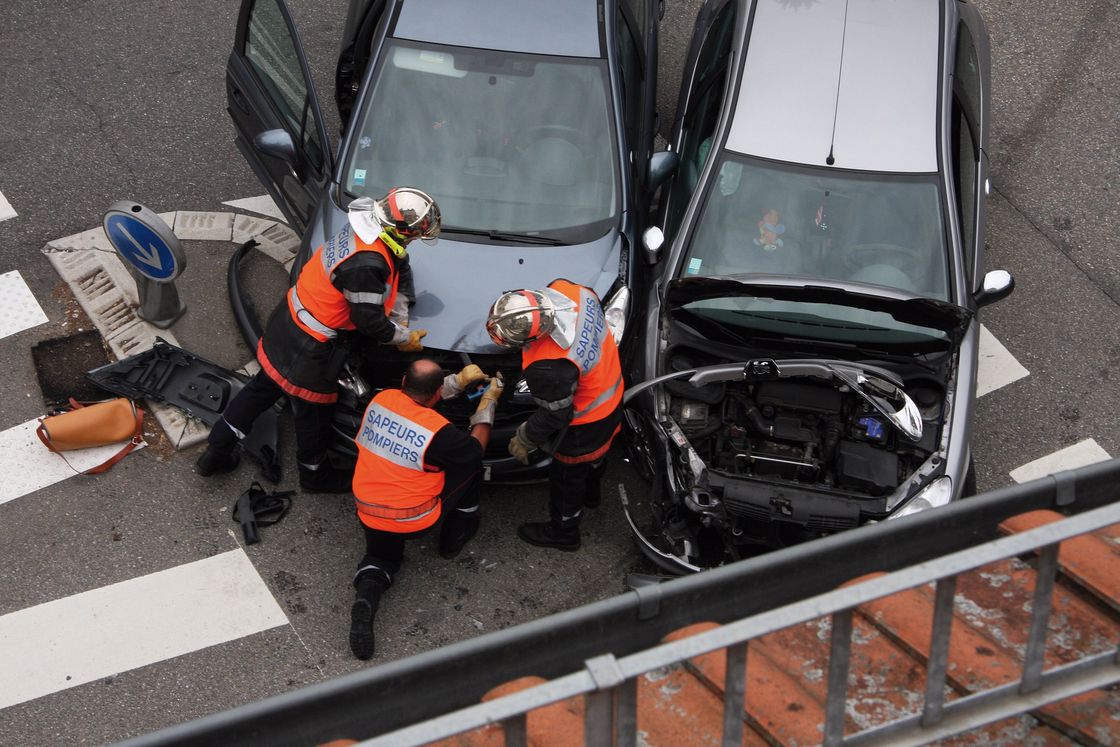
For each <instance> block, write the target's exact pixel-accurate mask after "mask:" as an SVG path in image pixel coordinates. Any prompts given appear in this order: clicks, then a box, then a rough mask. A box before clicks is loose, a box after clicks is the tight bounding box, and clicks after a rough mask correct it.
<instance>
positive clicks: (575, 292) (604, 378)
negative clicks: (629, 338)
mask: <svg viewBox="0 0 1120 747" xmlns="http://www.w3.org/2000/svg"><path fill="white" fill-rule="evenodd" d="M549 287H550V288H552V289H554V290H557V291H560V292H561V293H563V294H564V295H565V296H567V297H568V298H570V299H572V301H574V302H575V303H576V304H577V309H576V327H575V339H574V340H573V342H572V344H571V346H570V347H569V348H567V349H564V348H562V347H560V346H559V345H558V344H557V343H556V341H555V340H553V339H552V338H551V337H544V338H541V339H539V340H537V341H536V342H533V343H532V344H530V345H528V346H527V347H525V348H523V349H522V352H521V363H522V367H524V368H528V367H529V366H530V365H532V363H534V362H535V361H538V360H545V359H549V358H567V359H568V360H570V361H571V362H572V363H574V364H575V365H576V366H577V367H578V368H579V382H578V383H577V385H576V390H575V392H574V393H573V395H572V404H573V407H574V409H575V412H574V413H573V414H572V421H571V423H572V425H583V424H584V423H593V422H595V421H596V420H601V419H602V418H605V417H607V415H609V414H610V413H611V412H612V411H613V410H614V408H615V407H616V406H617V405H618V403H619V402H620V401H621V399H622V366H621V364H620V363H619V360H618V347H617V346H616V345H615V342H614V337H613V336H612V335H611V332H610V328H609V327H608V326H607V319H606V315H605V314H604V313H603V307H602V306H601V305H600V304H599V299H598V298H597V297H596V296H595V293H594V292H593V291H591V290H590V289H589V288H584V287H583V286H580V285H576V284H575V283H571V282H568V281H567V280H556V281H553V282H552V283H551V284H550V285H549ZM537 403H538V404H540V405H542V406H544V407H547V408H549V409H560V407H563V406H567V404H568V403H567V398H565V399H564V400H561V401H560V402H558V403H543V402H541V401H540V400H537Z"/></svg>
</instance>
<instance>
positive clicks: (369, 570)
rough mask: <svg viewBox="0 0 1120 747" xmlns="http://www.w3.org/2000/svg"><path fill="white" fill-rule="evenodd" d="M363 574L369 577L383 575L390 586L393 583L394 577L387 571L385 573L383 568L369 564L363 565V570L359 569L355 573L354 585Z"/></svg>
mask: <svg viewBox="0 0 1120 747" xmlns="http://www.w3.org/2000/svg"><path fill="white" fill-rule="evenodd" d="M363 574H364V575H367V576H369V575H373V574H381V576H382V577H384V579H385V580H386V581H387V582H389V583H390V584H391V583H393V577H392V576H390V575H389V573H388V572H387V571H385V570H384V569H382V568H378V567H377V566H375V565H368V564H367V565H363V566H362V567H361V568H359V569H358V570H357V571H355V572H354V583H355V584H357V583H358V579H359V578H361V577H362V575H363Z"/></svg>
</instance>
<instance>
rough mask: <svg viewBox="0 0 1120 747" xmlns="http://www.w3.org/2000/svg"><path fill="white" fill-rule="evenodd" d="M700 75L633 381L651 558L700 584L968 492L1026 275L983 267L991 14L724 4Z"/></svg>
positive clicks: (769, 2)
mask: <svg viewBox="0 0 1120 747" xmlns="http://www.w3.org/2000/svg"><path fill="white" fill-rule="evenodd" d="M845 7H847V11H843V9H844V8H845ZM838 9H839V11H838ZM748 40H749V43H748ZM779 40H780V41H779ZM841 57H842V58H843V66H842V67H841V66H840V59H841ZM689 60H690V62H689V64H688V65H686V75H685V82H684V86H683V88H682V92H681V97H680V103H679V106H678V113H679V115H678V121H677V123H676V127H675V133H674V139H673V143H674V150H675V151H676V152H677V153H678V155H679V157H680V168H679V170H678V171H677V173H676V174H675V175H674V177H673V179H672V181H671V182H670V183H669V184H668V185H667V189H666V190H663V198H664V203H663V206H662V216H661V217H662V225H663V226H664V227H665V233H668V234H669V235H671V236H672V237H673V242H672V244H671V246H669V247H668V249H667V251H666V252H665V256H664V257H663V256H662V251H661V241H662V232H661V231H660V229H658V228H651V229H649V230H648V231H647V234H646V236H645V237H644V244H645V249H646V254H647V258H648V260H649V262H650V263H651V264H654V265H655V266H657V267H659V271H660V279H659V280H658V281H657V282H655V283H653V284H651V285H650V286H649V287H647V288H644V289H643V291H644V295H643V298H641V299H639V300H638V302H637V303H638V305H639V306H643V305H644V306H645V308H648V309H649V310H650V313H649V315H648V317H647V319H646V322H645V324H644V326H643V327H642V329H641V330H636V332H637V336H638V339H637V341H636V345H635V348H634V349H633V351H632V354H631V356H630V358H629V367H628V376H629V380H630V381H631V388H630V391H629V392H628V394H627V405H626V406H627V409H626V431H627V436H628V443H629V448H630V452H631V457H632V461H633V462H634V464H635V465H636V466H637V467H638V469H639V471H640V472H642V473H643V474H645V475H646V476H647V477H648V478H649V479H650V480H651V481H652V493H651V495H650V497H649V500H647V501H645V502H644V503H645V505H644V506H642V510H641V512H640V513H637V512H635V510H634V509H636V508H637V507H636V506H628V510H627V514H628V517H629V519H630V522H631V526H632V527H633V529H634V532H635V535H636V536H637V538H638V541H639V544H640V546H641V547H642V549H643V551H645V553H646V554H647V555H648V556H649V557H650V558H651V559H653V560H654V561H655V562H657V563H658V564H659V565H660V566H662V567H663V568H666V569H668V570H670V571H673V572H677V573H683V572H691V571H696V570H700V569H702V568H706V567H711V566H714V565H719V564H721V563H724V562H726V561H728V560H733V559H736V558H739V557H742V556H744V555H745V554H749V553H752V552H757V549H758V547H759V546H765V547H774V546H782V545H786V544H790V543H793V542H798V541H802V540H805V539H811V538H813V537H818V536H822V535H826V534H830V533H833V532H837V531H842V530H844V529H848V528H851V527H855V526H858V525H860V524H862V523H865V522H868V521H880V520H884V519H893V518H898V517H902V516H906V515H909V514H911V513H914V512H916V511H920V510H924V509H926V508H929V507H933V506H941V505H945V504H946V503H948V502H949V501H951V500H955V499H957V498H959V497H960V496H961V495H963V494H966V493H967V492H969V490H970V489H972V486H971V485H969V484H968V483H970V482H974V477H973V476H972V475H973V470H972V465H971V455H970V449H969V440H970V435H971V428H972V414H973V405H974V393H975V387H976V373H977V363H978V340H979V322H978V321H977V319H976V311H977V310H978V309H979V308H980V307H981V306H984V305H986V304H988V303H992V302H994V301H997V300H999V299H1000V298H1003V297H1005V296H1006V295H1007V294H1008V293H1010V292H1011V290H1012V288H1013V285H1014V284H1013V281H1012V279H1011V276H1010V275H1009V274H1008V273H1006V272H1004V271H1002V270H997V271H993V272H989V273H987V274H984V273H983V270H982V267H983V253H984V244H983V236H984V219H985V197H986V193H987V191H988V189H989V186H988V181H987V167H988V166H987V155H986V154H985V152H984V149H985V146H986V143H987V129H988V115H987V112H988V74H989V65H988V46H987V32H986V30H985V29H984V25H983V21H982V20H981V19H980V16H979V14H978V13H977V12H976V11H975V9H974V8H972V7H971V6H968V5H965V4H963V3H961V2H957V0H947V1H946V2H938V1H937V0H922V1H920V2H919V1H918V0H915V1H914V2H908V3H893V4H878V3H850V4H848V5H847V6H845V5H844V4H842V3H823V4H820V5H810V6H805V7H799V8H790V7H789V4H788V3H785V2H782V0H758V2H755V3H750V2H746V0H709V2H706V3H705V4H704V6H703V7H702V8H701V11H700V13H699V15H698V19H697V27H696V33H695V36H694V38H693V42H692V48H691V52H690V56H689ZM635 382H637V383H635ZM640 382H645V383H640Z"/></svg>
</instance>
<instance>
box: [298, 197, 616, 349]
mask: <svg viewBox="0 0 1120 747" xmlns="http://www.w3.org/2000/svg"><path fill="white" fill-rule="evenodd" d="M328 200H329V198H328ZM322 214H323V218H322V220H320V221H319V222H318V223H317V225H316V226H315V228H314V229H313V230H314V232H315V233H314V234H313V235H312V236H311V237H310V242H309V244H310V247H311V248H312V249H314V248H315V247H318V246H320V245H322V243H323V241H324V237H325V236H333V235H334V234H335V233H337V232H338V231H341V230H342V229H343V228H344V227H345V226H346V225H347V217H346V213H345V212H344V211H342V210H339V209H338V208H337V207H335V206H334V204H333V202H330V209H326V210H323V211H322ZM446 236H447V235H445V237H441V238H440V239H438V240H437V241H435V242H434V243H432V244H427V243H423V242H420V241H414V242H413V243H412V244H410V245H409V250H408V255H409V263H410V264H411V266H412V275H413V279H414V281H415V285H416V304H415V305H414V306H413V307H412V310H411V312H410V313H409V325H410V326H411V327H413V328H419V329H425V330H427V331H428V335H427V337H425V338H424V346H425V347H429V348H438V349H441V350H453V351H456V352H464V353H507V352H509V351H507V350H504V349H502V348H499V347H498V346H497V345H495V344H494V343H493V342H491V340H490V336H489V335H488V334H487V333H486V315H487V314H488V313H489V311H490V305H491V304H492V303H493V302H494V300H495V299H496V298H497V297H498V296H499V295H501V293H503V292H504V291H507V290H516V289H518V288H543V287H544V286H546V285H548V284H549V283H550V282H552V281H553V280H555V279H557V278H565V279H567V280H571V281H572V282H573V283H579V284H580V285H586V286H587V287H589V288H592V289H594V290H595V292H596V293H598V294H599V297H600V298H604V297H605V296H606V294H607V292H608V291H609V290H610V288H611V286H612V285H613V284H614V282H615V280H616V279H617V278H618V268H619V254H620V252H621V251H622V237H621V234H619V232H618V231H616V230H611V231H610V232H608V233H607V234H606V235H605V236H603V237H601V238H599V239H597V240H595V241H592V242H590V243H586V244H576V245H569V246H540V245H532V246H519V245H517V244H512V243H494V244H484V243H476V242H472V241H458V240H454V239H451V238H447V237H446Z"/></svg>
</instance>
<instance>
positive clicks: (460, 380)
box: [439, 363, 489, 399]
mask: <svg viewBox="0 0 1120 747" xmlns="http://www.w3.org/2000/svg"><path fill="white" fill-rule="evenodd" d="M487 378H489V377H488V376H487V375H486V374H485V373H483V371H482V369H481V368H479V367H478V366H476V365H474V364H473V363H472V364H470V365H469V366H466V367H464V368H463V370H462V371H460V372H459V373H453V374H447V376H445V377H444V379H443V386H442V387H441V388H440V390H439V396H440V397H441V398H442V399H451V398H452V397H456V396H458V395H460V394H462V393H463V391H464V390H465V389H467V388H468V387H472V386H474V385H475V384H477V383H478V382H480V381H486V379H487Z"/></svg>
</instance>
